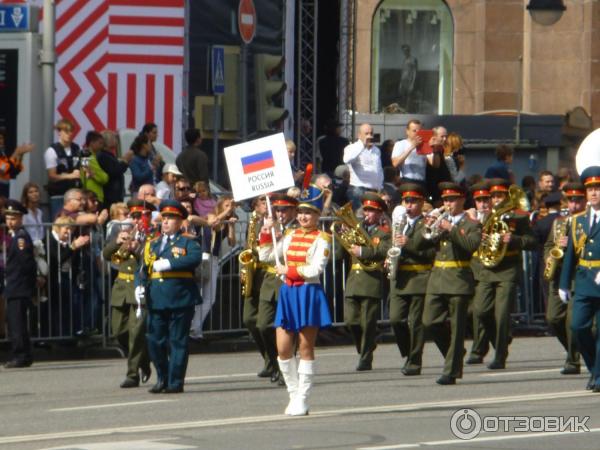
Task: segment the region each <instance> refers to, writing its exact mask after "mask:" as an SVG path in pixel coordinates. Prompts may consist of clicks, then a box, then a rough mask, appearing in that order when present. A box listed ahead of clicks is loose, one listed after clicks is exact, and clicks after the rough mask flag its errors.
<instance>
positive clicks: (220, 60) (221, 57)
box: [211, 45, 225, 95]
mask: <svg viewBox="0 0 600 450" xmlns="http://www.w3.org/2000/svg"><path fill="white" fill-rule="evenodd" d="M211 71H212V90H213V94H214V95H218V94H224V93H225V48H223V47H219V46H216V45H215V46H213V48H212V59H211Z"/></svg>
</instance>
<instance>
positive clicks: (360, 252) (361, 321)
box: [344, 192, 391, 371]
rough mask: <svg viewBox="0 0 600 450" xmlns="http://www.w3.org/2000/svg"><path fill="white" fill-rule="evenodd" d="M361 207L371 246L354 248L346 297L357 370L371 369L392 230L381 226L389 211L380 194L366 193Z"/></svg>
mask: <svg viewBox="0 0 600 450" xmlns="http://www.w3.org/2000/svg"><path fill="white" fill-rule="evenodd" d="M361 204H362V208H363V211H364V214H365V218H364V219H363V221H362V223H361V227H362V228H363V230H364V231H365V233H366V234H367V235H368V236H369V238H370V245H356V244H354V245H352V247H351V249H350V255H351V257H352V266H351V270H350V273H349V275H348V279H347V280H346V291H345V297H344V321H345V322H346V325H348V327H349V328H350V331H351V333H352V338H353V340H354V345H355V346H356V351H357V352H358V354H359V355H360V358H359V361H358V366H357V367H356V370H358V371H363V370H371V369H372V365H373V352H374V351H375V347H376V344H375V338H376V337H377V319H378V318H379V304H380V302H381V296H382V294H383V262H384V260H385V258H386V256H387V251H388V250H389V248H390V246H391V242H390V241H391V239H390V238H391V236H390V230H389V229H388V227H387V226H382V225H380V223H381V216H382V215H383V213H384V212H385V211H386V204H385V201H383V199H382V198H381V197H380V196H379V195H377V194H375V193H372V192H367V193H366V194H364V195H363V196H362V198H361Z"/></svg>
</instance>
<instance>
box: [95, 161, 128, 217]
mask: <svg viewBox="0 0 600 450" xmlns="http://www.w3.org/2000/svg"><path fill="white" fill-rule="evenodd" d="M96 158H97V159H98V164H100V167H101V168H102V170H104V171H105V172H106V173H107V174H108V178H109V180H108V183H106V184H105V185H104V206H106V207H107V208H109V207H110V205H112V204H113V203H117V202H122V201H123V194H124V190H125V177H124V176H123V174H124V173H125V172H126V171H127V168H128V167H129V165H128V164H127V163H126V162H125V161H119V160H118V159H117V158H116V157H115V155H113V154H112V153H111V152H109V151H106V150H102V151H100V152H98V154H97V155H96Z"/></svg>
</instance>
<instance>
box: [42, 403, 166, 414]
mask: <svg viewBox="0 0 600 450" xmlns="http://www.w3.org/2000/svg"><path fill="white" fill-rule="evenodd" d="M174 401H175V400H145V401H143V402H127V403H105V404H102V405H88V406H73V407H71V408H56V409H49V410H48V411H50V412H63V411H81V410H85V409H102V408H118V407H120V406H133V405H147V404H149V403H164V402H174Z"/></svg>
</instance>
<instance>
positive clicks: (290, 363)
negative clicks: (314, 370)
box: [277, 356, 298, 415]
mask: <svg viewBox="0 0 600 450" xmlns="http://www.w3.org/2000/svg"><path fill="white" fill-rule="evenodd" d="M277 362H278V363H279V371H280V372H281V373H282V375H283V379H284V380H285V385H286V386H287V391H288V394H289V395H290V401H289V403H288V405H287V407H286V408H285V414H287V415H289V414H290V412H289V409H290V407H291V405H292V403H293V401H294V398H295V397H296V393H297V392H298V363H297V362H296V357H295V356H292V357H291V358H290V359H281V358H279V357H277Z"/></svg>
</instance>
